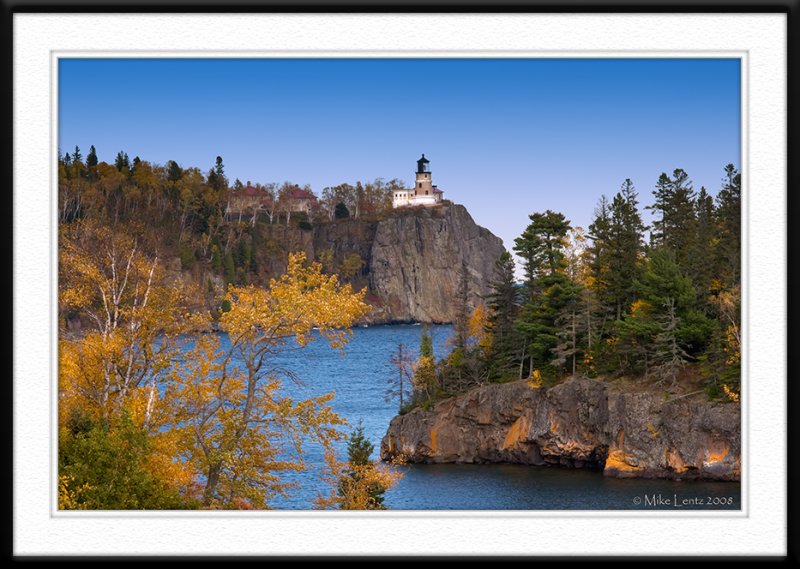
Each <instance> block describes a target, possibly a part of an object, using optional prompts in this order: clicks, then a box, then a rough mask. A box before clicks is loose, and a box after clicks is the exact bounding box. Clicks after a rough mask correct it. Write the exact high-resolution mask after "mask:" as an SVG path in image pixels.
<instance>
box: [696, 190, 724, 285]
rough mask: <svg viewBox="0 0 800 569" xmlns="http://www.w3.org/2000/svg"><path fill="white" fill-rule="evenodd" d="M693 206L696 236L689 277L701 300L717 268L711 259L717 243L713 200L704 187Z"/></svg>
mask: <svg viewBox="0 0 800 569" xmlns="http://www.w3.org/2000/svg"><path fill="white" fill-rule="evenodd" d="M694 206H695V217H696V218H697V224H696V228H697V236H696V238H695V242H694V251H692V255H691V257H690V261H691V262H690V271H689V276H690V277H691V279H692V282H693V283H694V285H695V287H696V288H697V292H698V297H699V299H701V300H702V299H706V298H707V297H708V295H709V291H710V289H711V280H712V279H713V278H714V272H715V269H716V268H717V267H716V266H715V265H716V263H714V262H713V261H712V257H713V256H714V249H715V248H717V247H718V244H719V241H718V237H717V228H716V226H715V219H714V218H715V212H714V200H713V199H712V197H711V196H710V195H708V192H706V189H705V188H704V187H701V188H700V191H699V192H698V194H697V199H696V200H695V204H694Z"/></svg>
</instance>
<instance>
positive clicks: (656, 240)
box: [647, 168, 697, 271]
mask: <svg viewBox="0 0 800 569" xmlns="http://www.w3.org/2000/svg"><path fill="white" fill-rule="evenodd" d="M653 195H654V197H655V200H654V203H653V205H651V206H648V208H647V209H651V210H653V211H654V212H655V214H656V217H657V219H656V220H655V221H653V232H652V233H651V241H652V245H653V246H663V247H666V248H668V249H670V250H671V251H672V252H673V253H674V254H675V259H676V261H677V263H678V266H680V267H681V269H683V270H685V271H688V270H689V268H690V256H691V254H692V251H693V250H694V243H695V239H696V227H695V226H696V222H697V220H696V218H695V208H694V201H695V196H694V190H693V189H692V183H691V181H690V180H689V176H688V174H686V172H684V171H683V170H681V169H680V168H678V169H676V170H675V171H674V172H673V177H672V178H670V177H669V176H667V175H666V174H665V173H662V174H661V176H660V177H659V178H658V182H657V183H656V189H655V190H654V192H653Z"/></svg>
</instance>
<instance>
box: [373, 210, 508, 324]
mask: <svg viewBox="0 0 800 569" xmlns="http://www.w3.org/2000/svg"><path fill="white" fill-rule="evenodd" d="M503 251H504V248H503V242H502V240H501V239H500V238H499V237H497V236H495V235H493V234H492V233H491V232H490V231H489V230H488V229H485V228H483V227H480V226H478V225H477V224H476V223H475V222H474V221H473V220H472V217H471V216H470V214H469V212H468V211H467V210H466V208H465V207H464V206H462V205H455V204H454V205H444V206H440V207H436V208H413V209H402V210H395V211H394V212H393V213H392V215H390V216H389V217H388V218H387V219H385V220H383V221H381V222H380V223H378V224H377V227H376V230H375V237H374V240H373V241H372V247H371V251H370V259H369V285H370V286H369V288H370V290H371V291H372V292H373V294H374V295H375V296H376V297H377V298H379V299H380V307H379V309H378V310H377V313H378V314H385V319H387V320H391V321H417V322H450V321H451V320H452V317H453V298H454V295H455V291H456V288H457V285H458V278H459V271H460V270H461V267H462V265H463V267H465V268H466V271H467V274H468V280H469V292H470V299H469V301H470V304H471V307H473V308H474V306H475V305H477V304H478V303H479V302H480V297H481V296H485V295H486V294H487V293H488V292H489V282H490V281H491V279H492V277H493V275H494V267H495V262H496V261H497V259H498V257H500V255H501V254H502V253H503Z"/></svg>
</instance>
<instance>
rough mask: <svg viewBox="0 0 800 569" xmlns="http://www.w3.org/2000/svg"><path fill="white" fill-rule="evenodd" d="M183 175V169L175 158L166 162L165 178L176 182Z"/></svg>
mask: <svg viewBox="0 0 800 569" xmlns="http://www.w3.org/2000/svg"><path fill="white" fill-rule="evenodd" d="M182 177H183V169H182V168H181V167H180V166H178V163H177V162H175V160H170V161H169V162H167V180H169V181H170V182H177V181H178V180H180V179H181V178H182Z"/></svg>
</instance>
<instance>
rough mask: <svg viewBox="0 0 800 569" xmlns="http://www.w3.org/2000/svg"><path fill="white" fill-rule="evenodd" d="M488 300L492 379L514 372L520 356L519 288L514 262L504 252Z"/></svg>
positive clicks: (498, 263)
mask: <svg viewBox="0 0 800 569" xmlns="http://www.w3.org/2000/svg"><path fill="white" fill-rule="evenodd" d="M489 286H490V292H489V295H488V297H487V306H488V308H489V317H488V326H487V328H488V330H487V332H489V334H490V335H491V348H490V350H489V353H490V359H491V361H490V377H500V376H502V374H503V372H505V371H506V370H509V369H511V367H512V366H513V364H514V356H515V353H516V349H517V346H516V343H517V339H516V337H515V336H516V335H515V331H514V321H515V320H516V318H517V314H518V312H519V300H520V294H519V287H518V286H517V284H516V276H515V274H514V259H513V257H512V256H511V253H509V252H508V251H503V253H502V254H501V255H500V258H499V259H498V260H497V262H496V263H495V269H494V280H493V281H492V282H491V284H490V285H489Z"/></svg>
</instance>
